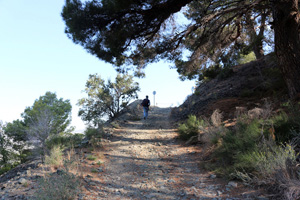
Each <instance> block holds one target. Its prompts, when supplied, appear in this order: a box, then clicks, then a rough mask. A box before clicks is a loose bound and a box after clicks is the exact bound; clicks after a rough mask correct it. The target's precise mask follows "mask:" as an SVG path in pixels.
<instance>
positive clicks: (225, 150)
mask: <svg viewBox="0 0 300 200" xmlns="http://www.w3.org/2000/svg"><path fill="white" fill-rule="evenodd" d="M260 128H261V125H260V123H259V121H258V120H254V121H252V122H250V123H246V122H242V121H240V122H238V123H237V125H236V129H235V130H228V131H227V132H226V133H225V134H224V135H222V136H221V141H220V142H219V146H218V147H217V148H216V150H215V151H214V153H213V157H214V158H215V159H216V160H217V161H219V163H223V164H222V167H221V168H220V169H218V170H219V171H220V172H223V173H224V174H229V173H232V172H234V171H235V169H236V168H238V169H241V168H247V169H249V170H251V169H253V166H251V165H249V162H248V161H249V159H250V158H249V156H248V154H249V153H250V152H253V151H257V150H258V143H259V139H260V136H261V133H260V131H261V129H260ZM215 140H216V141H217V139H215Z"/></svg>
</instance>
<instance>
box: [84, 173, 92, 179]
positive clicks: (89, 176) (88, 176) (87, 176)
mask: <svg viewBox="0 0 300 200" xmlns="http://www.w3.org/2000/svg"><path fill="white" fill-rule="evenodd" d="M85 177H86V178H93V176H91V175H90V174H88V175H86V176H85Z"/></svg>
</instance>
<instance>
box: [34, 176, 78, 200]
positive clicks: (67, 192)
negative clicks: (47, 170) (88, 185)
mask: <svg viewBox="0 0 300 200" xmlns="http://www.w3.org/2000/svg"><path fill="white" fill-rule="evenodd" d="M80 185H81V182H80V179H79V178H78V177H76V176H75V175H74V174H72V173H68V172H64V171H61V172H60V173H57V172H56V173H52V174H49V175H48V176H45V177H42V178H40V179H39V181H38V190H37V191H36V193H35V194H34V196H33V199H35V200H69V199H76V196H77V195H78V193H79V192H80Z"/></svg>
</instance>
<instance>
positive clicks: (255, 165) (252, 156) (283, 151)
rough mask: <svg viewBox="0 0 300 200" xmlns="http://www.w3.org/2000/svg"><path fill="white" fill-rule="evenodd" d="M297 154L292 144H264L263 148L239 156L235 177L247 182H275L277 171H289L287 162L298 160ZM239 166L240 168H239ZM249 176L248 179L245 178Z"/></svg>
mask: <svg viewBox="0 0 300 200" xmlns="http://www.w3.org/2000/svg"><path fill="white" fill-rule="evenodd" d="M296 157H297V154H296V152H295V150H294V149H293V147H292V146H290V145H285V146H276V145H267V144H262V148H261V149H259V150H255V151H252V152H249V153H248V154H244V155H243V156H241V157H239V159H238V162H237V163H239V164H238V165H236V171H235V172H234V173H233V174H232V175H233V177H235V178H239V179H241V180H243V181H245V182H246V183H251V182H256V184H260V183H264V184H274V183H275V182H276V177H275V175H276V173H277V172H279V171H287V168H286V167H287V166H286V162H287V161H291V162H295V161H296ZM237 166H238V167H239V168H237ZM243 177H247V179H245V178H243Z"/></svg>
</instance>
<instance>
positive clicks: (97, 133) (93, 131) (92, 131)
mask: <svg viewBox="0 0 300 200" xmlns="http://www.w3.org/2000/svg"><path fill="white" fill-rule="evenodd" d="M84 134H85V136H86V137H87V139H88V140H90V139H92V138H93V137H94V138H101V136H102V134H103V128H102V127H100V128H94V127H91V126H89V127H87V128H86V130H85V131H84Z"/></svg>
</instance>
